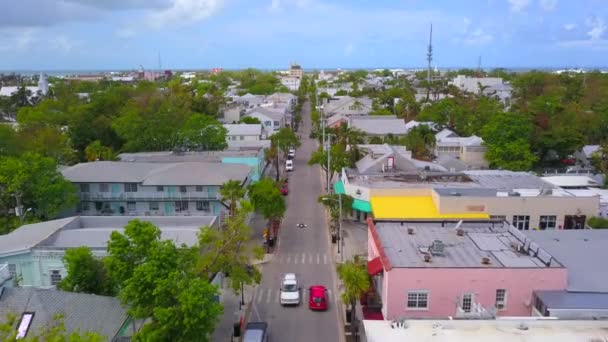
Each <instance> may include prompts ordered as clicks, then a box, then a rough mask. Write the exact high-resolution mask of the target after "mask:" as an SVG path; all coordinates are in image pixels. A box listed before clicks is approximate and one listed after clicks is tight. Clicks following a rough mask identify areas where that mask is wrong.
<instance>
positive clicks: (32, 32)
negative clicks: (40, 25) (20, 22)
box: [0, 28, 37, 51]
mask: <svg viewBox="0 0 608 342" xmlns="http://www.w3.org/2000/svg"><path fill="white" fill-rule="evenodd" d="M36 39H37V30H36V29H34V28H17V29H0V51H15V50H20V51H22V50H27V49H28V48H29V47H31V46H32V45H33V43H34V42H35V41H36Z"/></svg>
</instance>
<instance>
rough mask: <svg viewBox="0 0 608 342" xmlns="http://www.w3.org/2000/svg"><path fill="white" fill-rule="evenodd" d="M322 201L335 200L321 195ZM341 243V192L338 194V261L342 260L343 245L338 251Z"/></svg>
mask: <svg viewBox="0 0 608 342" xmlns="http://www.w3.org/2000/svg"><path fill="white" fill-rule="evenodd" d="M322 201H323V202H328V201H335V199H334V198H330V197H323V198H322ZM341 244H342V194H338V254H340V262H344V247H343V248H342V252H340V245H341Z"/></svg>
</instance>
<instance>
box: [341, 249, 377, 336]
mask: <svg viewBox="0 0 608 342" xmlns="http://www.w3.org/2000/svg"><path fill="white" fill-rule="evenodd" d="M337 270H338V277H339V278H340V280H341V281H342V283H343V284H344V292H343V293H342V295H341V298H342V301H343V302H344V304H347V305H349V306H350V312H351V325H350V326H351V332H352V334H353V335H354V334H355V331H356V322H357V320H356V317H355V312H356V310H355V307H356V305H357V299H359V298H360V297H361V295H362V294H364V293H365V292H367V291H368V290H369V287H370V280H369V274H368V273H367V269H366V267H365V264H364V263H363V262H361V260H360V259H359V257H357V256H355V257H354V259H353V260H352V261H350V260H349V261H346V262H345V263H343V264H340V265H338V268H337Z"/></svg>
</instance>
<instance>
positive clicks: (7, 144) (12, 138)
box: [0, 124, 21, 157]
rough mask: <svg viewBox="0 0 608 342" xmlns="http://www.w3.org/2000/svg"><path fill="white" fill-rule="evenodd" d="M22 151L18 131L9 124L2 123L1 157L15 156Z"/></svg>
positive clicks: (0, 131) (0, 135)
mask: <svg viewBox="0 0 608 342" xmlns="http://www.w3.org/2000/svg"><path fill="white" fill-rule="evenodd" d="M20 152H21V141H20V140H19V136H18V135H17V132H16V131H15V130H14V129H13V128H12V127H11V126H9V125H3V124H0V157H2V156H15V155H18V154H19V153H20Z"/></svg>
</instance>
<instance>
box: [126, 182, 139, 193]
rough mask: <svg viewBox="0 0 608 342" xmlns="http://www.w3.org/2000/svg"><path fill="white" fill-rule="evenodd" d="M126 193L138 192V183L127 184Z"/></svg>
mask: <svg viewBox="0 0 608 342" xmlns="http://www.w3.org/2000/svg"><path fill="white" fill-rule="evenodd" d="M125 192H137V183H125Z"/></svg>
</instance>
